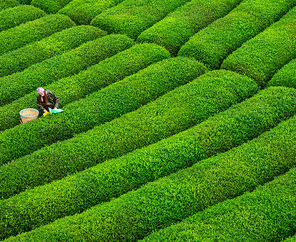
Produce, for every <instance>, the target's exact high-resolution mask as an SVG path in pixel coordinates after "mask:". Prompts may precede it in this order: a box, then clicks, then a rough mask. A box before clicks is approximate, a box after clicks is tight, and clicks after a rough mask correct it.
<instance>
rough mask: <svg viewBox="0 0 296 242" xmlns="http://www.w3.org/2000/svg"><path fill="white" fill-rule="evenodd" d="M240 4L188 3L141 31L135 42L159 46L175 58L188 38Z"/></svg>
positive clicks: (200, 0) (234, 1)
mask: <svg viewBox="0 0 296 242" xmlns="http://www.w3.org/2000/svg"><path fill="white" fill-rule="evenodd" d="M240 2H241V0H231V1H226V2H225V1H223V0H215V1H211V2H209V1H207V0H193V1H190V2H188V3H186V4H185V5H183V6H181V7H180V8H178V9H177V10H176V11H174V12H171V13H170V14H168V16H167V17H165V18H164V19H163V20H161V21H159V22H157V23H156V24H154V25H153V26H152V27H150V28H149V29H147V30H145V31H143V32H142V33H141V34H140V35H139V36H138V38H137V41H138V42H140V43H143V42H148V43H155V44H158V45H161V46H163V47H165V48H166V49H167V50H168V51H169V52H170V53H171V54H172V55H173V56H175V55H177V53H178V51H179V49H180V47H181V46H182V45H183V44H185V42H186V41H188V39H189V37H190V36H192V35H193V34H194V33H196V32H198V31H199V30H201V29H203V28H204V27H206V26H207V25H209V24H210V23H211V22H213V21H214V20H216V19H218V18H222V17H223V16H225V15H226V14H227V13H229V11H230V10H231V9H233V8H234V7H235V6H236V5H237V4H239V3H240Z"/></svg>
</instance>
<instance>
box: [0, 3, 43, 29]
mask: <svg viewBox="0 0 296 242" xmlns="http://www.w3.org/2000/svg"><path fill="white" fill-rule="evenodd" d="M0 9H1V8H0ZM43 16H45V12H44V11H43V10H41V9H39V8H35V7H34V6H30V5H19V6H17V7H14V8H8V9H6V10H3V11H1V12H0V31H3V30H6V29H10V28H13V27H16V26H18V25H21V24H24V23H26V22H28V21H33V20H36V19H38V18H41V17H43Z"/></svg>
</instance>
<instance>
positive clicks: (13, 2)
mask: <svg viewBox="0 0 296 242" xmlns="http://www.w3.org/2000/svg"><path fill="white" fill-rule="evenodd" d="M19 4H20V3H19V1H17V0H2V1H1V2H0V11H1V10H4V9H7V8H13V7H16V6H18V5H19Z"/></svg>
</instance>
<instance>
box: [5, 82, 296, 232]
mask: <svg viewBox="0 0 296 242" xmlns="http://www.w3.org/2000/svg"><path fill="white" fill-rule="evenodd" d="M295 94H296V90H295V89H291V88H284V87H271V88H267V89H265V90H262V91H260V92H259V93H258V94H256V95H254V96H253V97H251V98H249V99H247V100H245V101H244V102H241V103H239V104H237V105H234V106H232V107H230V108H229V109H227V110H226V111H224V112H221V113H219V114H217V115H215V116H213V117H211V118H209V119H207V120H206V121H204V122H202V123H200V124H199V125H196V126H194V127H193V128H190V129H188V130H186V131H183V132H181V133H179V134H176V135H174V136H172V137H170V138H167V139H164V140H161V141H159V142H157V143H155V144H152V145H149V146H146V147H143V148H142V149H138V150H135V151H133V152H131V153H128V154H126V155H124V156H121V157H119V158H117V159H113V160H108V161H105V162H103V163H101V164H98V165H97V166H95V167H92V168H89V169H86V170H84V171H82V172H79V173H76V174H74V175H71V176H67V177H66V178H64V179H62V180H58V181H55V182H52V183H50V184H48V185H44V186H39V187H36V188H34V189H31V190H27V191H25V192H23V193H20V194H18V195H16V196H14V197H11V198H10V199H7V200H3V202H0V206H1V208H2V211H3V215H2V216H0V232H1V231H2V232H1V233H2V234H3V235H4V234H5V235H6V237H7V236H9V235H16V234H17V233H21V232H24V231H28V230H30V229H31V228H33V227H37V226H41V225H44V224H46V223H48V222H50V221H53V220H56V219H58V218H61V217H64V216H66V215H73V214H75V213H78V212H81V211H83V210H86V209H88V208H90V207H92V206H94V205H96V204H100V203H102V202H106V201H109V200H110V199H111V198H114V197H118V196H120V195H122V194H124V193H126V192H128V191H130V190H132V189H136V188H139V187H140V186H141V185H143V184H146V183H148V182H151V181H154V180H156V179H158V178H160V177H163V176H165V175H168V174H171V173H174V172H176V171H178V170H179V169H184V168H186V167H188V166H191V165H193V164H194V163H197V162H199V161H200V160H201V159H204V158H207V157H210V156H212V155H216V154H217V153H220V152H225V151H227V150H229V149H231V148H233V147H235V146H239V145H241V144H243V143H245V142H247V141H249V140H251V139H252V138H255V137H257V136H258V135H260V134H262V133H263V132H265V131H267V130H269V129H270V128H272V127H274V126H275V125H277V124H278V123H279V122H281V121H282V120H285V119H288V118H289V117H291V116H292V115H293V114H294V113H295V108H294V104H295V101H296V95H295ZM80 154H81V153H80ZM7 187H10V186H9V185H8V184H7ZM93 194H95V196H94V195H93ZM28 198H30V199H28ZM33 199H34V201H35V202H34V203H33V204H32V202H31V200H33ZM40 208H42V209H40ZM40 210H42V213H41V214H40V213H38V211H40ZM3 228H4V229H3Z"/></svg>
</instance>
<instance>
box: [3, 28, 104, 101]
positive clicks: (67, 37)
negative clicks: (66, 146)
mask: <svg viewBox="0 0 296 242" xmlns="http://www.w3.org/2000/svg"><path fill="white" fill-rule="evenodd" d="M106 34H107V33H106V32H105V31H103V30H100V29H98V28H96V27H92V26H89V25H79V26H74V27H72V28H68V29H64V30H62V31H59V32H57V33H54V34H52V35H51V36H49V37H46V38H44V39H42V40H40V41H36V42H33V43H31V44H28V45H26V46H23V47H21V48H19V49H16V50H13V51H10V52H8V53H6V54H4V55H2V56H0V66H1V70H0V77H2V76H7V75H10V74H13V73H15V72H20V71H23V70H24V69H26V68H27V67H29V66H31V65H34V64H36V63H39V62H41V61H43V60H46V59H48V58H51V57H53V56H56V55H59V54H63V53H65V52H67V51H69V50H71V49H74V48H76V47H78V46H79V45H81V44H83V43H85V42H87V41H91V40H94V39H96V38H100V37H103V36H105V35H106ZM5 79H6V78H4V79H3V78H1V79H0V82H5V85H6V87H4V88H2V87H0V89H2V90H4V89H5V93H6V95H7V96H6V99H5V96H3V94H1V95H0V105H3V104H6V103H9V102H11V101H13V100H15V99H16V98H19V97H21V96H22V94H23V93H28V91H29V90H32V88H31V89H29V90H28V89H27V86H26V85H25V84H19V86H21V90H19V94H17V93H15V94H14V95H13V96H11V97H9V95H10V94H11V90H8V89H11V88H13V89H14V92H17V91H18V90H17V89H15V88H16V86H15V85H13V87H10V88H9V85H10V84H9V82H10V81H9V80H10V79H13V78H12V77H8V80H7V79H6V80H5ZM2 80H3V81H2ZM24 81H25V80H24ZM24 81H23V83H24Z"/></svg>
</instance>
